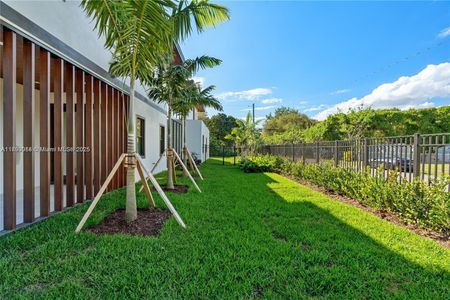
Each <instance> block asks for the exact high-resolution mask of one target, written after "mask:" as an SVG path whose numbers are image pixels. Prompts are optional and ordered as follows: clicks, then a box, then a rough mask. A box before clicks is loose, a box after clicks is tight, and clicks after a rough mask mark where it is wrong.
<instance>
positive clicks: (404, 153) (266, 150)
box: [214, 133, 450, 183]
mask: <svg viewBox="0 0 450 300" xmlns="http://www.w3.org/2000/svg"><path fill="white" fill-rule="evenodd" d="M217 150H219V149H216V151H217ZM221 151H222V153H220V155H221V156H222V157H224V158H225V157H226V156H234V157H235V160H234V161H236V156H240V155H245V154H248V153H249V152H250V151H249V149H248V148H243V147H222V149H221ZM256 152H257V153H260V154H272V155H276V156H281V157H285V158H287V159H290V160H292V161H294V162H297V161H302V162H303V163H305V164H314V163H315V164H318V163H322V162H328V163H330V164H333V165H334V166H336V167H340V168H346V169H350V170H353V171H355V172H363V171H365V170H367V169H369V170H370V172H371V174H372V175H374V176H385V177H387V176H388V173H389V171H390V170H396V171H398V174H399V180H400V181H404V180H406V181H412V180H413V179H414V178H416V179H420V180H422V181H424V182H427V183H432V182H434V181H436V180H437V179H438V178H442V177H447V176H450V133H439V134H415V135H406V136H394V137H383V138H359V139H353V140H345V141H323V142H315V143H301V144H283V145H264V146H261V147H259V148H258V149H257V150H256ZM214 154H216V155H217V154H219V153H214Z"/></svg>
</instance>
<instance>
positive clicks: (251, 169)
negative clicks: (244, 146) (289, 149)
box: [239, 154, 283, 173]
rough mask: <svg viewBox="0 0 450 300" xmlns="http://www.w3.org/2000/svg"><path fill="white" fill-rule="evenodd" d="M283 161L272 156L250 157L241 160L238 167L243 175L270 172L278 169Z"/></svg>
mask: <svg viewBox="0 0 450 300" xmlns="http://www.w3.org/2000/svg"><path fill="white" fill-rule="evenodd" d="M282 163H283V159H281V158H280V157H277V156H273V155H269V154H267V155H252V156H245V157H242V158H241V161H240V163H239V167H240V168H241V169H242V170H243V171H244V172H245V173H258V172H270V171H273V170H278V169H280V165H281V164H282Z"/></svg>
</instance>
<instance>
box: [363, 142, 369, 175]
mask: <svg viewBox="0 0 450 300" xmlns="http://www.w3.org/2000/svg"><path fill="white" fill-rule="evenodd" d="M368 141H369V139H368V138H364V144H363V166H364V169H365V168H367V166H368V165H369V143H368Z"/></svg>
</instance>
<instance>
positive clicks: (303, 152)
mask: <svg viewBox="0 0 450 300" xmlns="http://www.w3.org/2000/svg"><path fill="white" fill-rule="evenodd" d="M301 147H302V148H301V149H302V163H303V164H305V143H302V146H301Z"/></svg>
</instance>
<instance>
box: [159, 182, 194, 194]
mask: <svg viewBox="0 0 450 300" xmlns="http://www.w3.org/2000/svg"><path fill="white" fill-rule="evenodd" d="M161 188H162V190H163V191H164V192H171V193H175V194H186V193H187V192H188V190H189V186H187V185H181V184H180V185H178V184H176V185H175V188H174V189H168V188H167V186H165V185H162V186H161ZM150 190H151V191H152V192H154V191H156V189H155V188H154V187H151V188H150Z"/></svg>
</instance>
